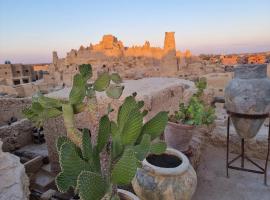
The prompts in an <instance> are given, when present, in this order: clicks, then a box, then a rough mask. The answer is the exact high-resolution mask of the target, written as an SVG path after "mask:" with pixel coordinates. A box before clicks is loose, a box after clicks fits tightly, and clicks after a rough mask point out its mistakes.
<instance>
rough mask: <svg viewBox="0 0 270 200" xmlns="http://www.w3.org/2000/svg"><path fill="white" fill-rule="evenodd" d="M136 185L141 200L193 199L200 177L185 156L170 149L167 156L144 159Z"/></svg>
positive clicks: (135, 180)
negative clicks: (198, 177)
mask: <svg viewBox="0 0 270 200" xmlns="http://www.w3.org/2000/svg"><path fill="white" fill-rule="evenodd" d="M132 186H133V189H134V191H135V193H136V194H137V196H138V197H139V198H140V199H141V200H190V199H191V197H192V195H193V194H194V192H195V189H196V186H197V175H196V172H195V171H194V169H193V167H192V166H191V165H190V163H189V160H188V158H187V157H186V156H185V155H184V154H183V153H181V152H180V151H177V150H175V149H171V148H168V149H167V150H166V152H165V153H164V154H161V155H149V156H148V157H147V158H146V159H144V161H143V164H142V168H140V169H138V171H137V173H136V176H135V178H134V179H133V181H132Z"/></svg>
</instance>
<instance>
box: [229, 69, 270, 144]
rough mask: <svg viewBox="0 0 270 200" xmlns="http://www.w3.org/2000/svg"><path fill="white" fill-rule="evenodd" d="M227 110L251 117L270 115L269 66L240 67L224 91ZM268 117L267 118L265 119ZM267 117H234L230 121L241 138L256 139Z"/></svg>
mask: <svg viewBox="0 0 270 200" xmlns="http://www.w3.org/2000/svg"><path fill="white" fill-rule="evenodd" d="M225 108H226V109H227V110H228V111H230V112H232V113H238V114H245V115H249V116H254V117H256V115H267V114H269V113H270V79H269V78H267V65H266V64H261V65H258V64H255V65H239V66H238V67H236V68H235V70H234V79H232V80H231V81H230V82H229V84H228V85H227V86H226V88H225ZM265 118H266V117H265ZM265 118H260V119H256V118H243V117H241V115H238V116H232V117H231V120H232V122H233V125H234V127H235V129H236V132H237V133H238V135H239V136H240V137H241V138H244V139H249V138H253V137H254V136H256V134H257V133H258V131H259V129H260V128H261V126H262V124H263V122H264V121H265Z"/></svg>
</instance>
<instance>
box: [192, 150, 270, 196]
mask: <svg viewBox="0 0 270 200" xmlns="http://www.w3.org/2000/svg"><path fill="white" fill-rule="evenodd" d="M234 157H235V155H233V154H230V158H231V159H232V158H234ZM225 159H226V150H225V149H224V148H218V147H214V146H212V145H208V146H207V147H206V148H205V150H204V151H203V153H202V157H201V161H200V165H199V168H198V170H197V176H198V186H197V190H196V193H195V195H194V197H193V200H270V166H269V167H268V186H265V185H264V183H263V175H261V174H253V173H249V172H242V171H236V170H229V175H230V178H227V177H226V168H225V163H226V160H225ZM253 160H254V161H256V162H258V163H260V164H261V165H262V166H264V163H265V162H263V161H262V160H256V159H253ZM236 164H239V163H236ZM269 165H270V162H269ZM245 166H246V167H251V168H252V164H249V163H248V162H245Z"/></svg>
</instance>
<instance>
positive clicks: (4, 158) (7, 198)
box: [0, 141, 30, 200]
mask: <svg viewBox="0 0 270 200" xmlns="http://www.w3.org/2000/svg"><path fill="white" fill-rule="evenodd" d="M2 144H3V143H2V141H0V200H27V199H28V196H29V193H30V192H29V180H28V177H27V175H26V173H25V169H24V166H23V165H22V164H21V163H20V159H19V158H18V157H17V156H15V155H12V154H10V153H5V152H3V151H2Z"/></svg>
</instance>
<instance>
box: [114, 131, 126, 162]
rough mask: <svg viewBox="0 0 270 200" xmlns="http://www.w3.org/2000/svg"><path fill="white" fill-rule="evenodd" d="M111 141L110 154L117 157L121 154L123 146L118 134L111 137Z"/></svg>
mask: <svg viewBox="0 0 270 200" xmlns="http://www.w3.org/2000/svg"><path fill="white" fill-rule="evenodd" d="M112 140H113V143H112V155H113V159H116V158H118V157H119V156H121V155H122V153H123V150H124V146H123V144H122V142H121V138H120V135H116V136H114V137H113V138H112Z"/></svg>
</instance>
